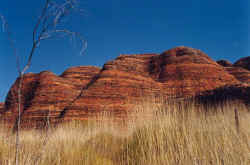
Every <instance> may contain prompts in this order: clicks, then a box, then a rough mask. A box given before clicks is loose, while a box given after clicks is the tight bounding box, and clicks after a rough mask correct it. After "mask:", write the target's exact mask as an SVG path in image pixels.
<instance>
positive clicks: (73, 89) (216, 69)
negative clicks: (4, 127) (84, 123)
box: [1, 47, 244, 126]
mask: <svg viewBox="0 0 250 165" xmlns="http://www.w3.org/2000/svg"><path fill="white" fill-rule="evenodd" d="M243 79H244V76H238V77H237V76H234V71H232V72H230V71H229V70H228V69H227V68H225V67H223V66H221V65H219V64H218V63H216V62H215V61H213V60H212V59H211V58H209V57H208V56H207V55H206V54H204V53H203V52H201V51H200V50H196V49H192V48H187V47H177V48H174V49H171V50H169V51H166V52H164V53H162V54H159V55H158V54H139V55H121V56H119V57H117V58H116V59H115V60H112V61H109V62H107V63H106V64H105V65H104V66H103V68H102V70H100V69H99V68H97V67H90V66H81V67H73V68H69V69H67V70H66V71H65V72H64V73H63V74H62V75H61V76H57V75H55V74H53V73H51V72H47V71H46V72H41V73H39V74H26V75H25V76H24V82H23V88H22V93H23V97H22V105H23V107H22V121H23V122H22V123H23V125H32V124H33V125H38V126H41V125H43V124H44V123H46V120H47V119H48V117H49V118H50V120H51V121H52V122H57V121H61V120H64V121H66V120H73V119H81V120H83V119H87V118H88V117H89V116H92V115H95V114H96V113H97V112H101V111H109V112H112V113H114V114H116V115H117V116H121V115H123V114H124V113H127V112H128V111H129V110H132V108H131V107H132V106H133V104H135V103H136V101H137V100H139V99H140V98H141V97H145V96H146V97H147V96H151V95H153V96H157V95H159V96H163V97H168V96H176V97H189V96H196V95H202V94H203V93H204V94H206V93H207V91H212V90H215V89H220V88H223V87H224V86H236V85H237V84H240V83H241V82H240V81H242V80H243ZM239 80H240V81H239ZM18 81H19V80H17V81H16V82H15V84H14V85H13V86H12V88H11V90H10V92H9V94H8V96H7V99H6V102H5V110H4V111H2V112H1V116H2V118H3V119H5V120H6V121H8V122H12V123H13V122H14V121H15V119H16V117H17V85H18ZM34 121H35V122H34ZM30 123H32V124H30Z"/></svg>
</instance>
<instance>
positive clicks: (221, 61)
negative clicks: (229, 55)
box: [217, 60, 233, 67]
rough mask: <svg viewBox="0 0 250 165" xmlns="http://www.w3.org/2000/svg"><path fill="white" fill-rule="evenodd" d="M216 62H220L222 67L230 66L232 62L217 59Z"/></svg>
mask: <svg viewBox="0 0 250 165" xmlns="http://www.w3.org/2000/svg"><path fill="white" fill-rule="evenodd" d="M217 63H218V64H220V65H221V66H224V67H232V66H233V64H232V63H231V62H229V61H227V60H219V61H217Z"/></svg>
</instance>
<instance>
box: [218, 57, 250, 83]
mask: <svg viewBox="0 0 250 165" xmlns="http://www.w3.org/2000/svg"><path fill="white" fill-rule="evenodd" d="M247 59H248V58H242V59H241V60H239V61H238V62H236V63H235V64H234V65H232V64H231V63H230V62H228V61H226V60H220V61H217V63H218V64H220V65H221V66H224V68H225V70H226V71H227V72H228V73H229V74H231V75H233V76H234V77H235V78H236V79H237V80H239V81H240V82H242V83H247V84H249V83H250V70H247V61H248V60H247Z"/></svg>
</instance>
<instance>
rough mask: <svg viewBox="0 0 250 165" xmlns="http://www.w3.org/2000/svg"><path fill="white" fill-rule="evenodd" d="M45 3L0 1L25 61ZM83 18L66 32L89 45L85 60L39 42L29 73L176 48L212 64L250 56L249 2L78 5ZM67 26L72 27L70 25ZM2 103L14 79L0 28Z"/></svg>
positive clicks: (154, 0) (67, 47)
mask: <svg viewBox="0 0 250 165" xmlns="http://www.w3.org/2000/svg"><path fill="white" fill-rule="evenodd" d="M43 3H44V0H25V1H21V0H2V1H1V5H0V13H1V14H2V15H4V16H5V17H6V19H7V20H8V23H9V26H10V28H11V31H12V32H13V36H14V38H15V40H16V47H17V49H18V54H19V55H20V56H21V57H22V60H23V62H24V61H25V57H27V55H28V52H29V51H30V49H31V39H32V29H33V27H34V23H35V22H36V18H37V17H38V15H39V13H40V11H41V7H42V4H43ZM80 7H81V8H82V9H84V10H85V14H84V15H83V16H81V17H80V16H76V17H72V18H71V19H70V20H69V22H68V23H67V27H69V28H70V29H72V30H73V31H78V32H80V33H81V34H82V35H83V36H84V37H85V39H86V40H87V42H88V48H87V50H86V51H85V53H84V55H82V56H79V54H78V50H77V49H76V48H75V47H74V46H73V45H72V43H70V41H68V40H67V39H65V40H63V41H61V40H52V41H48V42H43V43H41V46H40V48H39V49H38V51H37V52H36V53H35V56H34V58H33V62H32V66H31V68H30V69H29V70H28V72H35V73H37V72H40V71H43V70H50V71H52V72H54V73H56V74H61V73H62V72H63V71H64V70H65V69H66V68H68V67H70V66H78V65H95V66H100V67H101V66H102V65H103V64H104V63H105V62H106V61H108V60H112V59H114V58H116V57H117V56H118V55H119V54H135V53H137V54H139V53H161V52H163V51H165V50H168V49H170V48H173V47H176V46H181V45H184V46H189V47H193V48H198V49H201V50H202V51H204V52H205V53H207V54H208V55H209V56H210V57H211V58H213V59H214V60H218V59H228V60H229V61H231V62H234V61H236V60H237V59H239V58H240V57H244V56H249V52H250V49H249V47H248V42H249V33H248V31H249V26H248V24H249V22H250V20H249V17H248V15H249V14H250V13H249V3H248V0H176V1H175V0H81V1H80ZM69 25H71V26H69ZM0 57H1V60H0V75H1V76H0V101H4V99H5V97H6V94H7V92H8V90H9V88H10V87H11V85H12V84H13V83H14V81H15V79H16V77H17V71H16V66H15V64H16V62H15V57H14V56H13V54H12V50H11V49H10V46H9V44H8V40H7V35H6V34H5V33H3V31H2V29H1V28H0Z"/></svg>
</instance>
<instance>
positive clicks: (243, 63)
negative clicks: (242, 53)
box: [234, 56, 250, 70]
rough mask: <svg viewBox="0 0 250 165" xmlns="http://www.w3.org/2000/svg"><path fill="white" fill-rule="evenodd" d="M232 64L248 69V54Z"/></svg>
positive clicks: (249, 63) (249, 66)
mask: <svg viewBox="0 0 250 165" xmlns="http://www.w3.org/2000/svg"><path fill="white" fill-rule="evenodd" d="M234 66H236V67H242V68H245V69H247V70H250V56H249V57H244V58H241V59H239V60H238V61H236V62H235V63H234Z"/></svg>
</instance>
